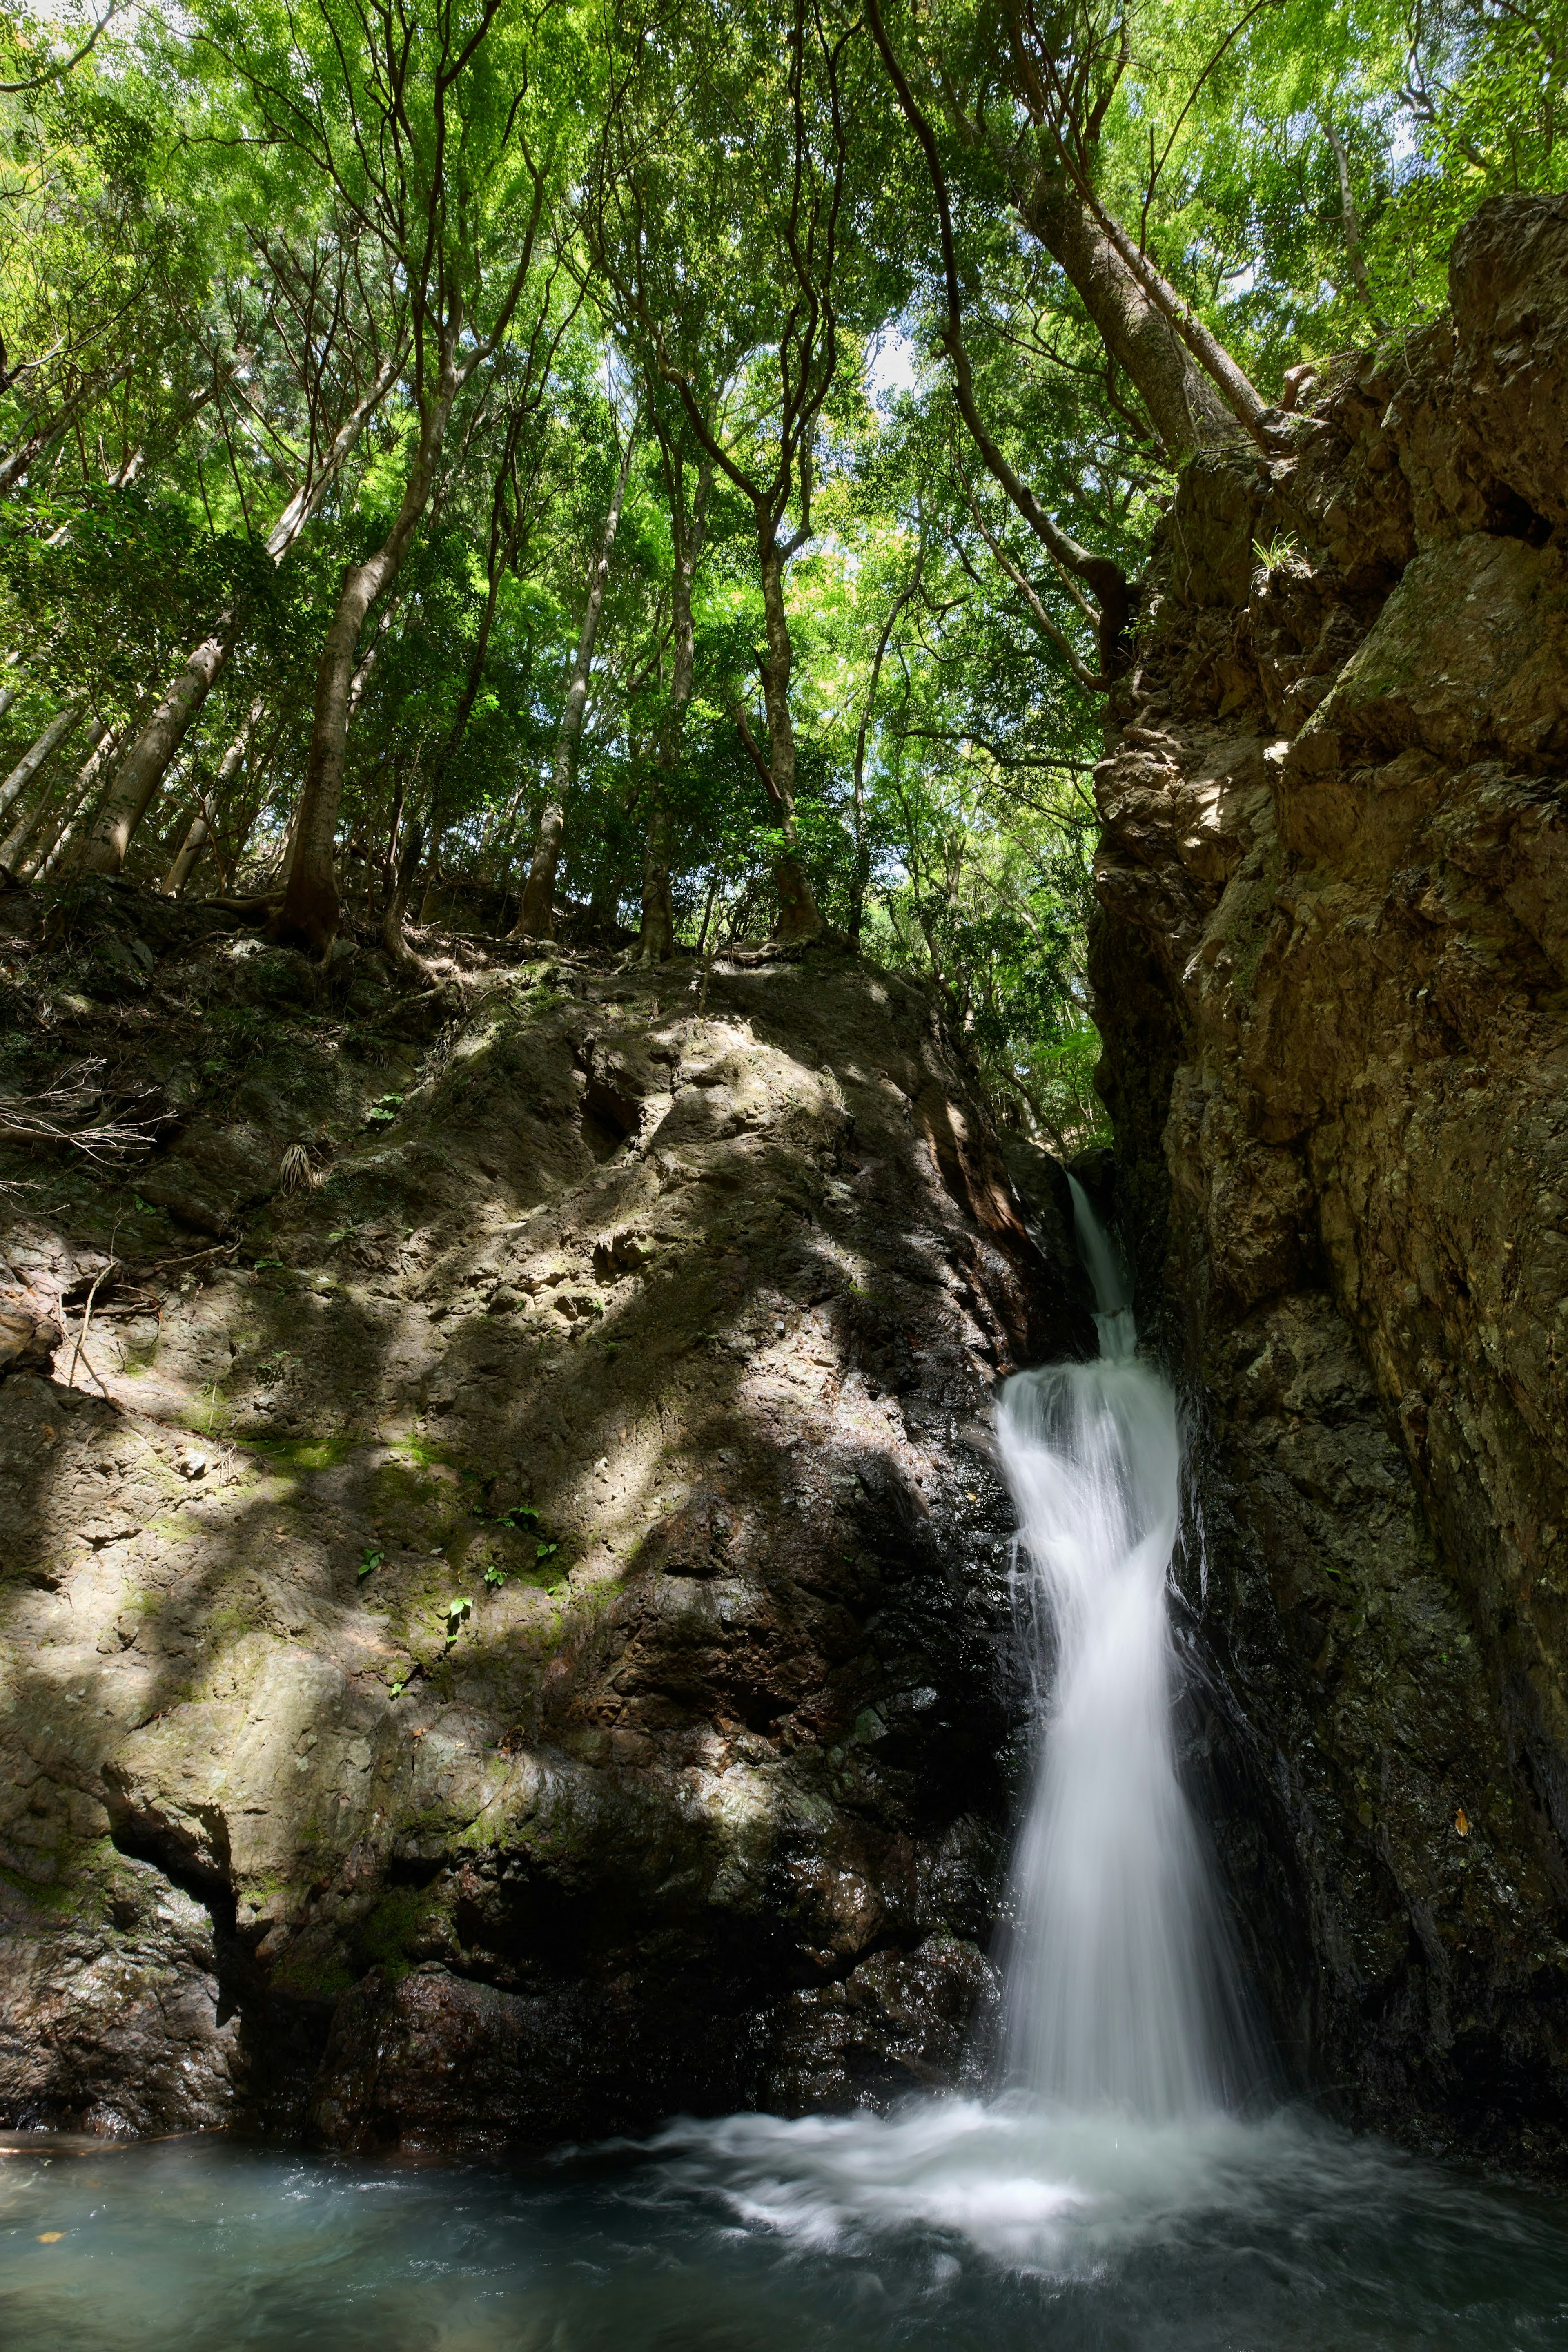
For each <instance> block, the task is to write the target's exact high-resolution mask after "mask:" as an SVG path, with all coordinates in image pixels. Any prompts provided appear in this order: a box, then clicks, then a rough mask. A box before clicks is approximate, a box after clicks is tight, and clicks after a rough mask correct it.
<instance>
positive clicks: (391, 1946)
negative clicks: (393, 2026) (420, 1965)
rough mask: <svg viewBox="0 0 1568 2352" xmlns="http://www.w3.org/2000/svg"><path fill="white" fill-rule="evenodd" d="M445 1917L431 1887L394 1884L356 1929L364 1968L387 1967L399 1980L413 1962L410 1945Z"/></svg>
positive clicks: (356, 1946) (357, 1949) (357, 1952)
mask: <svg viewBox="0 0 1568 2352" xmlns="http://www.w3.org/2000/svg"><path fill="white" fill-rule="evenodd" d="M444 1919H445V1914H444V1911H443V1909H442V1906H441V1903H440V1901H439V1899H438V1898H437V1897H436V1896H435V1895H432V1894H431V1892H430V1890H429V1888H428V1887H423V1886H394V1887H393V1888H392V1890H391V1892H390V1893H388V1894H386V1895H382V1899H381V1901H380V1902H379V1903H378V1904H377V1905H376V1907H375V1909H374V1910H373V1911H371V1913H369V1914H368V1916H366V1917H365V1918H363V1919H361V1922H360V1924H359V1926H358V1927H357V1928H356V1929H355V1930H354V1956H355V1958H357V1959H358V1960H360V1961H361V1964H362V1966H364V1967H365V1968H379V1969H385V1970H386V1973H387V1975H388V1976H389V1977H390V1978H391V1979H392V1981H393V1983H396V1981H397V1979H399V1978H400V1977H405V1976H407V1974H408V1972H409V1970H410V1969H412V1968H413V1965H414V1962H413V1958H411V1957H410V1954H409V1949H408V1947H409V1945H410V1944H411V1943H412V1942H413V1940H414V1938H415V1937H420V1936H423V1934H425V1933H427V1932H428V1930H429V1929H430V1928H431V1927H436V1926H439V1925H443V1924H444Z"/></svg>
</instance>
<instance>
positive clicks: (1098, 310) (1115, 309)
mask: <svg viewBox="0 0 1568 2352" xmlns="http://www.w3.org/2000/svg"><path fill="white" fill-rule="evenodd" d="M1019 210H1020V212H1021V214H1022V215H1023V220H1024V225H1025V226H1026V227H1027V228H1028V229H1029V230H1030V234H1031V235H1032V236H1037V237H1038V238H1039V239H1040V243H1041V244H1042V245H1043V246H1044V247H1045V248H1046V251H1047V252H1048V253H1049V254H1050V255H1051V257H1052V259H1053V260H1055V261H1057V262H1059V263H1060V264H1061V268H1063V269H1064V270H1065V271H1066V273H1067V276H1068V278H1069V279H1070V280H1071V283H1072V285H1073V287H1074V288H1075V289H1077V292H1078V294H1079V296H1080V298H1081V299H1082V303H1083V307H1084V309H1085V310H1087V311H1088V313H1089V315H1090V317H1091V318H1092V320H1093V321H1094V324H1095V326H1096V327H1097V328H1098V329H1099V331H1100V338H1101V341H1103V344H1104V346H1105V348H1106V350H1107V351H1108V352H1110V354H1111V356H1112V358H1113V360H1114V361H1115V362H1116V364H1117V366H1118V367H1120V368H1121V369H1123V370H1124V373H1126V374H1127V375H1128V376H1129V377H1131V379H1132V381H1133V383H1134V384H1135V385H1136V387H1137V389H1138V392H1139V394H1140V396H1141V397H1142V399H1143V403H1144V405H1145V408H1146V409H1147V410H1148V413H1149V419H1150V422H1151V423H1152V424H1153V425H1154V428H1155V432H1156V433H1157V434H1158V435H1159V436H1160V439H1161V441H1162V442H1163V443H1164V445H1165V453H1166V458H1167V459H1168V460H1169V461H1170V463H1172V464H1173V465H1174V464H1176V463H1177V462H1178V461H1179V460H1180V459H1181V458H1183V457H1187V456H1189V455H1190V453H1191V452H1192V451H1193V450H1194V449H1201V448H1210V447H1213V446H1217V445H1218V444H1220V443H1223V442H1227V441H1234V440H1235V439H1236V438H1237V418H1236V416H1235V415H1234V414H1233V413H1232V410H1231V408H1230V406H1229V404H1228V402H1227V401H1226V400H1225V398H1224V397H1223V396H1222V394H1221V393H1220V391H1219V388H1218V385H1217V384H1216V383H1214V381H1213V380H1212V378H1211V377H1210V376H1209V374H1208V373H1207V372H1206V370H1205V369H1203V368H1202V367H1200V366H1199V365H1198V364H1197V361H1196V360H1195V359H1194V357H1193V355H1192V353H1191V352H1189V351H1188V350H1187V349H1186V345H1185V343H1184V342H1183V341H1182V338H1181V336H1180V334H1179V333H1178V332H1177V331H1176V327H1175V326H1174V325H1173V324H1172V322H1171V320H1169V319H1168V318H1167V317H1166V315H1165V313H1164V311H1163V310H1161V308H1160V306H1159V304H1158V302H1157V301H1156V300H1155V297H1154V294H1153V293H1152V292H1151V291H1150V290H1149V289H1147V288H1145V286H1144V285H1141V284H1140V283H1139V279H1138V277H1137V275H1136V274H1135V272H1134V269H1133V268H1131V267H1130V266H1129V264H1128V263H1127V261H1125V260H1124V257H1123V256H1122V255H1121V254H1120V253H1118V252H1117V250H1116V247H1115V244H1114V243H1113V239H1112V237H1111V236H1110V235H1109V234H1108V233H1107V230H1106V228H1105V227H1104V226H1103V225H1102V224H1101V222H1100V221H1098V220H1097V219H1096V218H1095V216H1094V214H1093V212H1092V209H1091V208H1090V206H1089V205H1087V204H1086V203H1085V202H1084V200H1083V198H1082V196H1081V195H1080V194H1079V193H1078V191H1077V189H1076V188H1074V187H1072V186H1071V185H1070V184H1068V182H1067V181H1066V179H1065V177H1064V176H1063V175H1061V174H1060V173H1045V172H1042V173H1040V175H1039V176H1038V177H1037V178H1036V179H1035V180H1034V182H1033V183H1032V184H1031V185H1030V187H1028V188H1027V189H1026V190H1025V191H1024V194H1023V197H1022V201H1021V203H1020V205H1019ZM1149 273H1150V276H1151V278H1153V277H1157V275H1158V273H1157V272H1156V271H1155V270H1154V268H1153V265H1152V264H1150V265H1149ZM1162 283H1163V281H1162ZM1173 299H1175V298H1173ZM1255 396H1256V395H1254V397H1255Z"/></svg>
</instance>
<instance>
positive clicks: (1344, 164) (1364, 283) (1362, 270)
mask: <svg viewBox="0 0 1568 2352" xmlns="http://www.w3.org/2000/svg"><path fill="white" fill-rule="evenodd" d="M1318 121H1319V122H1320V123H1321V124H1322V132H1323V137H1324V138H1325V139H1326V140H1327V141H1328V143H1329V149H1330V152H1332V154H1333V160H1334V170H1335V171H1336V172H1337V173H1339V208H1340V216H1341V218H1342V219H1343V222H1344V257H1345V259H1346V260H1347V261H1348V262H1349V264H1350V274H1351V279H1352V282H1353V283H1354V287H1355V290H1356V292H1357V293H1358V294H1359V295H1360V297H1361V307H1362V309H1363V310H1364V311H1365V312H1366V315H1367V317H1368V318H1369V319H1370V320H1371V321H1372V324H1373V326H1374V328H1375V330H1376V331H1377V333H1378V334H1380V335H1385V334H1386V333H1387V332H1388V329H1387V327H1386V326H1385V323H1384V321H1383V320H1382V319H1380V318H1379V316H1378V313H1377V304H1376V302H1375V300H1374V299H1373V294H1372V288H1371V285H1370V283H1369V282H1368V279H1367V275H1366V261H1365V257H1364V255H1363V253H1362V249H1361V215H1360V214H1359V212H1358V211H1357V210H1356V205H1355V187H1354V182H1353V181H1352V179H1351V176H1350V152H1349V150H1348V149H1347V148H1346V146H1345V143H1344V141H1343V139H1342V138H1341V137H1340V135H1339V131H1338V129H1337V127H1336V126H1335V123H1334V120H1333V116H1332V115H1330V114H1320V115H1319V117H1318Z"/></svg>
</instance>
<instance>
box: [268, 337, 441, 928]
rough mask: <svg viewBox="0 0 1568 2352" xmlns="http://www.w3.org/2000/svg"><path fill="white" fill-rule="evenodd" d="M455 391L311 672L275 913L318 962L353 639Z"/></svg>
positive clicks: (404, 530)
mask: <svg viewBox="0 0 1568 2352" xmlns="http://www.w3.org/2000/svg"><path fill="white" fill-rule="evenodd" d="M461 389H462V384H461V383H460V382H458V381H456V380H455V379H453V378H452V377H451V376H450V374H449V375H448V378H447V380H446V381H445V382H444V385H443V389H442V390H441V392H440V393H439V394H437V396H436V397H435V398H434V400H433V401H432V402H431V404H430V405H429V407H428V409H427V411H426V414H425V417H424V422H423V429H422V431H421V434H420V439H419V446H418V448H417V450H416V452H415V455H414V459H413V465H412V467H410V469H409V475H408V478H407V480H406V481H405V483H404V484H403V493H402V503H401V505H400V506H399V508H398V510H397V514H396V517H395V518H394V520H393V522H392V529H391V530H390V531H389V532H388V534H387V536H386V538H385V539H384V540H383V541H382V544H381V546H380V547H378V548H377V550H376V551H375V553H374V554H373V555H371V556H367V557H366V559H365V561H364V562H362V563H353V564H350V567H349V570H348V572H346V573H345V575H344V579H343V584H342V587H341V589H340V591H339V594H338V604H337V609H336V611H335V612H334V613H333V614H332V619H331V625H330V626H329V629H328V631H327V638H326V643H325V644H324V645H323V646H322V648H321V659H320V662H319V665H318V667H317V671H316V702H315V709H314V711H313V713H312V717H311V722H310V757H309V762H308V766H307V769H306V772H305V789H304V792H303V793H301V795H300V801H299V810H298V816H297V818H296V820H295V826H294V845H293V852H292V855H291V856H290V858H289V862H288V880H287V887H286V888H285V891H284V898H283V911H282V913H281V915H280V917H279V919H278V929H279V932H280V934H281V935H282V936H284V937H287V938H294V939H300V940H306V941H307V942H308V944H309V945H310V946H311V947H313V948H316V949H319V950H320V951H321V953H322V954H325V953H326V951H327V950H328V949H329V947H330V946H331V944H332V941H333V940H334V939H335V938H336V937H337V933H338V925H339V920H340V916H341V912H342V900H341V898H340V896H339V892H338V877H337V872H336V861H335V856H334V850H335V845H336V842H337V836H338V814H339V811H340V808H341V806H342V801H343V772H344V766H345V761H346V758H347V751H348V737H349V709H350V689H351V688H352V684H353V678H354V665H355V657H356V655H357V652H358V649H359V643H360V633H361V630H362V629H363V627H364V625H365V622H366V621H367V619H368V618H369V616H370V613H371V607H372V606H373V605H374V604H375V603H376V600H377V598H378V597H379V596H380V595H381V594H382V591H383V590H384V589H386V588H387V587H389V586H390V585H391V583H392V581H393V580H395V579H396V577H397V574H398V571H399V568H400V567H401V565H402V560H403V557H404V556H405V555H406V554H407V552H408V551H409V548H410V546H411V545H412V544H413V535H414V532H415V531H416V530H418V528H419V520H420V517H421V516H422V515H423V512H424V509H425V507H426V505H427V504H428V502H429V499H430V486H431V481H432V478H433V477H434V470H435V464H436V460H437V458H438V457H439V456H440V454H441V445H442V441H443V438H444V435H445V431H446V422H447V419H448V417H449V416H450V415H451V414H452V406H453V403H454V402H455V399H456V397H457V394H458V393H459V391H460V390H461Z"/></svg>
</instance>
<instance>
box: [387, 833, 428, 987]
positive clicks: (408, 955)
mask: <svg viewBox="0 0 1568 2352" xmlns="http://www.w3.org/2000/svg"><path fill="white" fill-rule="evenodd" d="M423 850H424V827H423V825H422V824H420V822H419V819H418V818H417V817H416V818H415V819H414V821H413V824H411V825H410V826H409V829H408V832H407V835H405V837H404V840H403V845H402V856H401V857H400V858H399V859H398V862H397V875H396V878H395V879H394V881H393V883H392V895H391V896H390V898H388V900H387V910H386V913H385V914H384V915H383V916H382V947H383V948H385V950H386V951H387V953H388V955H389V956H390V957H391V958H392V961H393V963H395V964H398V965H400V966H401V967H402V969H403V970H404V971H423V970H424V969H425V967H424V965H423V963H422V962H421V961H420V959H419V958H418V956H416V955H415V954H414V952H413V949H412V948H411V947H410V946H409V943H408V940H407V939H406V938H405V937H404V935H403V924H404V923H405V921H406V920H407V919H408V902H409V899H410V898H412V897H413V885H414V877H416V875H417V874H418V872H419V861H420V858H421V856H423Z"/></svg>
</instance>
